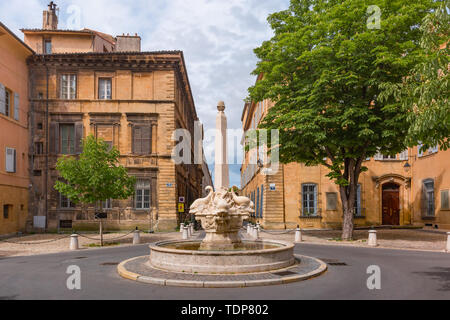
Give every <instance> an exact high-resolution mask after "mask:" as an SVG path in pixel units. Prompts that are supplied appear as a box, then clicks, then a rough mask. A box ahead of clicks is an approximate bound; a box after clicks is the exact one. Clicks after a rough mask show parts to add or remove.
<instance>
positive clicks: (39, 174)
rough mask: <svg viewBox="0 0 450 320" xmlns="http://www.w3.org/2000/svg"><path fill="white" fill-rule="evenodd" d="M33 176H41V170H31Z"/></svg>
mask: <svg viewBox="0 0 450 320" xmlns="http://www.w3.org/2000/svg"><path fill="white" fill-rule="evenodd" d="M33 176H35V177H40V176H42V170H33Z"/></svg>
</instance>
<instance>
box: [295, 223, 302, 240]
mask: <svg viewBox="0 0 450 320" xmlns="http://www.w3.org/2000/svg"><path fill="white" fill-rule="evenodd" d="M295 242H302V231H301V230H300V227H299V226H297V229H295Z"/></svg>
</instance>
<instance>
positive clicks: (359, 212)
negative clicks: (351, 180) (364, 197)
mask: <svg viewBox="0 0 450 320" xmlns="http://www.w3.org/2000/svg"><path fill="white" fill-rule="evenodd" d="M354 215H355V216H356V217H361V216H362V210H361V184H358V187H357V188H356V199H355V211H354Z"/></svg>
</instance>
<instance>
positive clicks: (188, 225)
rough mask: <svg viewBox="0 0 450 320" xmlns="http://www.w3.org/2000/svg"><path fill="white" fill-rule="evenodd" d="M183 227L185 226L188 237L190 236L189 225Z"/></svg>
mask: <svg viewBox="0 0 450 320" xmlns="http://www.w3.org/2000/svg"><path fill="white" fill-rule="evenodd" d="M185 228H187V233H188V238H190V237H191V236H192V233H191V227H190V226H189V225H187V226H186V227H185Z"/></svg>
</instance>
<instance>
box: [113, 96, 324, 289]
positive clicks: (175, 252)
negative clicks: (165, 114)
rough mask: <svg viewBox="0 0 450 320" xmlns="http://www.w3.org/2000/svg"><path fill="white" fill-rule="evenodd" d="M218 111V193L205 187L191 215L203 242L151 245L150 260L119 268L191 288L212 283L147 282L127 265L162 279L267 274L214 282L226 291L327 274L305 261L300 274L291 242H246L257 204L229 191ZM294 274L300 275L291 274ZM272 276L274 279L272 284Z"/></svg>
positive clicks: (311, 261)
mask: <svg viewBox="0 0 450 320" xmlns="http://www.w3.org/2000/svg"><path fill="white" fill-rule="evenodd" d="M217 108H218V111H219V112H218V114H217V118H216V127H217V129H218V132H219V133H220V134H219V135H217V136H216V141H215V147H216V154H215V175H214V186H215V191H214V189H213V188H212V187H211V186H208V187H206V190H207V191H208V192H209V193H208V195H207V196H206V197H205V198H200V199H197V200H195V201H194V202H193V203H192V205H191V206H190V213H192V214H194V215H195V219H196V220H198V221H200V222H201V225H202V227H203V229H204V231H205V233H206V235H205V237H204V238H203V239H201V240H176V241H161V242H157V243H154V244H151V245H150V249H151V250H150V256H146V257H138V258H134V259H130V261H124V262H122V263H121V264H120V265H119V268H118V269H119V273H120V274H121V275H122V276H124V277H127V278H133V279H135V280H137V279H141V280H142V281H144V279H145V281H144V282H150V283H158V284H165V285H170V284H171V285H187V286H208V283H209V282H207V281H204V279H209V278H204V279H203V278H201V279H200V280H196V281H191V280H190V281H187V280H181V281H180V280H172V279H170V278H167V279H161V278H155V277H154V276H152V277H146V276H140V275H139V274H137V273H135V272H129V271H126V270H127V269H126V267H125V266H127V265H128V264H129V265H130V267H129V268H130V269H131V270H134V269H136V270H146V272H148V273H149V274H158V276H159V277H160V276H161V274H163V275H164V276H165V277H170V276H171V275H173V274H179V273H184V274H186V275H190V277H192V276H196V277H210V276H212V275H215V276H220V275H235V276H236V277H239V276H243V275H248V274H253V275H254V274H258V275H260V274H262V273H265V274H266V276H263V277H262V279H261V280H251V281H244V280H240V282H239V281H238V282H236V281H234V282H231V283H230V282H229V281H228V282H227V281H213V282H211V283H209V285H211V286H218V287H221V286H243V285H262V284H275V283H281V280H282V278H279V277H283V275H284V274H288V275H289V274H290V273H292V274H294V275H295V274H296V275H295V276H294V277H292V276H290V277H289V276H288V277H287V279H288V280H289V281H295V280H299V279H303V278H307V277H310V276H311V275H316V274H318V273H321V272H323V271H325V270H326V266H325V265H324V264H323V263H322V262H320V261H319V260H317V259H314V258H310V257H303V256H302V257H303V258H305V261H309V262H308V263H306V264H305V267H304V270H301V267H302V266H303V263H301V261H303V258H302V257H300V256H298V255H294V244H293V243H291V242H285V241H278V240H277V241H275V240H258V239H256V240H246V239H241V237H240V235H239V231H240V230H241V229H242V225H243V221H244V220H246V219H248V217H249V215H250V214H251V213H253V212H254V204H253V202H252V201H251V200H250V199H249V198H247V197H243V196H238V195H236V194H235V192H234V191H233V190H232V189H231V190H230V189H229V187H228V183H229V182H228V164H227V163H226V160H227V159H226V158H227V153H226V127H227V123H226V117H225V114H224V109H225V105H224V103H223V102H219V104H218V107H217ZM136 259H138V260H136ZM308 259H309V260H308ZM311 266H315V269H314V268H313V269H311ZM299 268H300V269H299ZM291 269H292V270H295V272H294V271H289V270H291ZM310 269H311V270H310ZM127 272H128V273H127ZM277 272H278V273H279V274H277ZM283 272H284V273H283ZM286 272H287V273H286ZM302 272H303V273H302ZM267 274H270V277H275V278H274V279H268V278H267ZM178 277H179V276H178ZM277 277H278V278H277ZM219 278H220V277H219ZM236 279H237V278H236ZM239 279H241V278H239ZM293 279H294V280H293ZM183 281H184V282H183ZM252 281H253V282H252ZM286 281H287V280H286ZM199 283H201V285H199ZM236 283H238V285H236ZM239 283H240V284H239Z"/></svg>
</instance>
